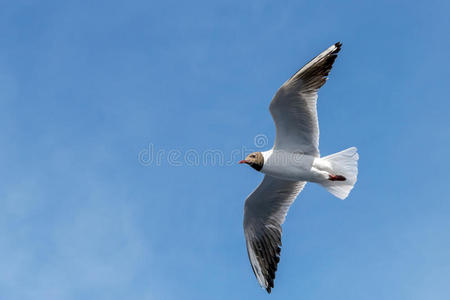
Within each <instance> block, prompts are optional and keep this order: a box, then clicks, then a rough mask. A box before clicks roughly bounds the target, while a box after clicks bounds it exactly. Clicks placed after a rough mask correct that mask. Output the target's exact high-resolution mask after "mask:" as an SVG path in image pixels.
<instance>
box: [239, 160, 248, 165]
mask: <svg viewBox="0 0 450 300" xmlns="http://www.w3.org/2000/svg"><path fill="white" fill-rule="evenodd" d="M239 163H240V164H246V163H247V161H246V160H241V161H239Z"/></svg>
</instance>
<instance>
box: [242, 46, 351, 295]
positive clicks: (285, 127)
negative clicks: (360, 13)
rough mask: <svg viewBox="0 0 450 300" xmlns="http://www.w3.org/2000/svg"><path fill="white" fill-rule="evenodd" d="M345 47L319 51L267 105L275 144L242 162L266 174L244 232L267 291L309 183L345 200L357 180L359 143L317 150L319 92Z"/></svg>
mask: <svg viewBox="0 0 450 300" xmlns="http://www.w3.org/2000/svg"><path fill="white" fill-rule="evenodd" d="M341 46H342V44H341V43H340V42H338V43H336V44H334V45H332V46H331V47H329V48H328V49H326V50H325V51H323V52H322V53H320V54H319V55H318V56H316V57H315V58H314V59H313V60H311V61H310V62H309V63H307V64H306V65H305V66H304V67H303V68H301V69H300V70H299V71H297V72H296V73H295V74H294V75H293V76H292V77H291V78H290V79H289V80H288V81H286V82H285V83H284V84H283V85H282V86H281V87H280V88H279V89H278V91H277V92H276V94H275V96H274V97H273V99H272V101H271V103H270V106H269V110H270V113H271V115H272V118H273V120H274V123H275V127H276V137H275V143H274V145H273V148H272V149H270V150H268V151H264V152H254V153H251V154H249V155H248V156H247V157H246V158H245V159H244V160H241V161H240V162H239V163H241V164H243V163H245V164H248V165H249V166H250V167H252V168H253V169H255V170H256V171H259V172H261V173H263V174H264V179H263V180H262V182H261V183H260V184H259V186H258V187H257V188H256V189H255V190H254V191H253V192H252V193H251V194H250V195H249V196H248V197H247V199H246V200H245V205H244V234H245V239H246V244H247V253H248V257H249V260H250V264H251V266H252V269H253V272H254V273H255V276H256V279H257V280H258V282H259V284H260V285H261V287H263V288H264V289H266V291H267V292H268V293H269V294H270V292H271V289H272V288H273V286H274V279H275V272H276V270H277V265H278V262H279V261H280V252H281V248H280V247H281V232H282V229H281V225H282V224H283V223H284V220H285V217H286V214H287V212H288V210H289V207H290V205H291V204H292V203H293V202H294V200H295V198H296V197H297V196H298V194H299V193H300V192H301V191H302V189H303V188H304V187H305V184H306V182H314V183H317V184H320V185H321V186H323V187H324V188H326V189H327V190H328V191H329V192H330V193H331V194H333V195H334V196H336V197H338V198H340V199H342V200H343V199H345V198H346V197H347V196H348V194H349V193H350V191H351V190H352V188H353V186H354V185H355V183H356V178H357V175H358V159H359V155H358V152H357V149H356V148H355V147H351V148H348V149H346V150H343V151H341V152H338V153H334V154H331V155H328V156H324V157H320V153H319V124H318V119H317V107H316V103H317V92H318V91H319V89H320V88H321V87H322V86H323V85H324V84H325V82H326V80H327V76H328V74H329V73H330V70H331V68H332V66H333V63H334V61H335V60H336V57H337V54H338V52H339V51H340V50H341Z"/></svg>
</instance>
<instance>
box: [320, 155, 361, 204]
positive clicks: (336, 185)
mask: <svg viewBox="0 0 450 300" xmlns="http://www.w3.org/2000/svg"><path fill="white" fill-rule="evenodd" d="M357 151H358V149H356V147H351V148H348V149H345V150H343V151H341V152H338V153H334V154H331V155H328V156H325V157H322V159H323V160H325V161H328V162H329V163H330V164H331V168H332V170H333V172H334V174H336V175H342V176H344V177H345V178H346V180H345V181H330V180H327V181H325V182H322V183H321V184H322V185H323V186H324V187H325V188H326V189H327V190H328V191H329V192H330V193H332V194H333V195H335V196H336V197H338V198H339V199H342V200H344V199H345V198H347V196H348V194H349V193H350V191H351V190H352V189H353V186H354V185H355V183H356V180H357V177H358V159H359V155H358V152H357Z"/></svg>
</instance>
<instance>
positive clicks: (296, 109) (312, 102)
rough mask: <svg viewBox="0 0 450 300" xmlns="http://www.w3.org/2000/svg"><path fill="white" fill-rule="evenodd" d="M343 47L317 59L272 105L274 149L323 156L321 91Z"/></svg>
mask: <svg viewBox="0 0 450 300" xmlns="http://www.w3.org/2000/svg"><path fill="white" fill-rule="evenodd" d="M341 46H342V44H341V43H336V44H334V45H332V46H331V47H329V48H328V49H327V50H325V51H323V52H322V53H321V54H319V55H318V56H316V57H315V58H314V59H313V60H311V61H310V62H309V63H307V64H306V65H305V66H304V67H303V68H301V69H300V70H299V71H297V72H296V73H295V74H294V75H293V76H292V77H291V78H290V79H289V80H288V81H286V82H285V83H284V84H283V85H282V86H281V87H280V89H279V90H278V91H277V93H276V94H275V96H274V97H273V99H272V102H271V103H270V107H269V109H270V113H271V114H272V118H273V120H274V122H275V127H276V138H275V145H274V149H276V150H284V151H289V152H302V153H305V154H309V155H314V156H319V155H320V154H319V122H318V119H317V106H316V103H317V92H318V90H319V89H320V88H321V87H322V86H323V85H324V84H325V82H326V80H327V76H328V74H329V73H330V70H331V68H332V66H333V63H334V61H335V60H336V57H337V53H338V52H339V51H340V49H341Z"/></svg>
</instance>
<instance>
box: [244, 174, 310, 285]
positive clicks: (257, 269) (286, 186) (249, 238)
mask: <svg viewBox="0 0 450 300" xmlns="http://www.w3.org/2000/svg"><path fill="white" fill-rule="evenodd" d="M305 184H306V182H304V181H299V182H295V181H287V180H281V179H277V178H274V177H271V176H268V175H266V176H265V177H264V179H263V181H262V182H261V184H260V185H259V186H258V187H257V188H256V189H255V190H254V191H253V193H251V194H250V196H248V198H247V200H245V206H244V233H245V239H246V242H247V253H248V257H249V259H250V263H251V265H252V269H253V272H254V273H255V276H256V278H257V279H258V282H259V284H260V285H261V286H262V287H264V288H265V289H266V290H267V292H268V293H270V291H271V288H273V280H274V279H275V272H276V270H277V264H278V262H279V261H280V251H281V248H280V247H281V231H282V230H281V225H282V224H283V223H284V219H285V217H286V214H287V212H288V209H289V206H290V205H291V204H292V203H293V202H294V200H295V198H296V197H297V195H298V194H299V193H300V191H301V190H302V189H303V187H304V186H305Z"/></svg>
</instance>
